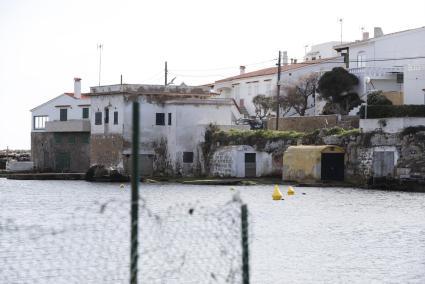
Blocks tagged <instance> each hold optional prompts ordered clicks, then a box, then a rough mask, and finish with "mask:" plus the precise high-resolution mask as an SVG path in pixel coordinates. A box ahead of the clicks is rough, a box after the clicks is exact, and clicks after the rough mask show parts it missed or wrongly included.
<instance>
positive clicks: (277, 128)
mask: <svg viewBox="0 0 425 284" xmlns="http://www.w3.org/2000/svg"><path fill="white" fill-rule="evenodd" d="M281 59H282V52H281V51H280V50H279V59H278V61H277V93H276V130H279V109H280V105H279V95H280V65H281Z"/></svg>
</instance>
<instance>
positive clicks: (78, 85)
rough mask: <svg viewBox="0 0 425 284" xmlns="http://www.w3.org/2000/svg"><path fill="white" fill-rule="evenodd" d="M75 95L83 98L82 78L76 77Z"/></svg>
mask: <svg viewBox="0 0 425 284" xmlns="http://www.w3.org/2000/svg"><path fill="white" fill-rule="evenodd" d="M74 97H75V98H77V99H81V78H74Z"/></svg>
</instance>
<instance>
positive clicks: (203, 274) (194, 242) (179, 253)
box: [0, 197, 249, 284]
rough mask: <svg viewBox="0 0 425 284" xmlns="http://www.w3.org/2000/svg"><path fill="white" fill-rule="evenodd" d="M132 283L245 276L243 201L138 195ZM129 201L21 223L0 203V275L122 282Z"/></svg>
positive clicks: (14, 279)
mask: <svg viewBox="0 0 425 284" xmlns="http://www.w3.org/2000/svg"><path fill="white" fill-rule="evenodd" d="M139 200H140V201H139V211H138V220H139V226H138V227H139V230H138V242H139V246H138V264H137V280H138V283H197V284H198V283H248V281H249V280H248V269H249V268H248V230H247V225H248V223H247V211H246V210H247V209H246V206H245V205H243V204H242V203H241V201H240V200H239V199H238V198H237V197H235V198H234V199H233V200H231V201H229V202H228V203H226V204H224V205H222V206H217V207H203V206H202V205H201V204H200V203H196V204H176V205H173V206H171V207H169V208H168V209H167V210H165V211H161V212H159V213H158V212H153V211H152V210H151V209H150V208H149V206H148V204H147V203H146V202H145V201H144V200H143V199H139ZM130 205H131V204H130V202H124V201H119V200H110V201H108V202H105V203H92V204H91V206H84V207H81V208H76V209H75V210H74V212H73V213H72V215H66V214H63V216H61V215H60V214H61V213H60V212H58V214H57V215H58V216H57V217H55V218H59V219H58V220H56V221H55V222H53V223H54V224H56V225H52V222H50V221H46V220H43V219H40V222H38V224H34V222H31V224H28V221H26V220H25V219H16V218H13V217H12V216H8V214H7V212H1V210H0V214H1V215H0V283H55V284H56V283H129V281H130Z"/></svg>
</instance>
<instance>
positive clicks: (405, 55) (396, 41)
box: [334, 27, 425, 104]
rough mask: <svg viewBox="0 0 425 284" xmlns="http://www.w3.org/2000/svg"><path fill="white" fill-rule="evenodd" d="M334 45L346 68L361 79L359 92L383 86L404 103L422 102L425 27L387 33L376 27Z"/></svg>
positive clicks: (382, 88) (384, 90) (389, 94)
mask: <svg viewBox="0 0 425 284" xmlns="http://www.w3.org/2000/svg"><path fill="white" fill-rule="evenodd" d="M334 48H335V50H337V51H338V52H340V54H342V55H343V54H346V56H347V62H348V66H347V67H348V68H349V71H350V72H351V73H353V74H355V75H356V76H357V77H358V78H359V79H360V84H359V86H358V89H357V92H358V93H359V95H361V96H362V95H364V94H366V93H367V92H370V91H373V90H382V91H383V92H384V93H387V94H388V96H389V98H390V99H391V98H394V97H397V94H398V95H399V99H398V100H399V101H400V102H402V103H404V104H424V103H425V102H424V100H425V98H424V96H423V92H422V88H423V86H424V85H425V27H422V28H417V29H411V30H406V31H401V32H396V33H391V34H386V35H384V33H383V31H382V29H381V28H375V29H374V37H373V38H369V33H364V34H363V39H362V40H359V41H355V42H351V43H347V44H342V45H337V46H335V47H334ZM395 101H397V99H395Z"/></svg>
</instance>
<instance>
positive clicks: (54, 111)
mask: <svg viewBox="0 0 425 284" xmlns="http://www.w3.org/2000/svg"><path fill="white" fill-rule="evenodd" d="M67 105H69V107H63V108H66V109H67V110H68V115H67V116H68V117H67V119H68V120H76V119H83V110H82V109H83V107H88V106H86V105H90V99H76V98H74V97H71V96H68V95H66V94H62V95H60V96H58V97H56V98H54V99H52V100H50V101H48V102H46V103H44V104H42V105H40V106H38V107H36V108H34V109H32V110H31V130H32V131H33V132H44V131H45V130H43V129H41V130H37V129H34V116H41V115H47V116H49V121H57V120H60V109H61V108H62V107H59V106H67ZM83 105H84V106H83ZM91 116H92V114H91V112H90V109H89V118H90V117H91Z"/></svg>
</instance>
